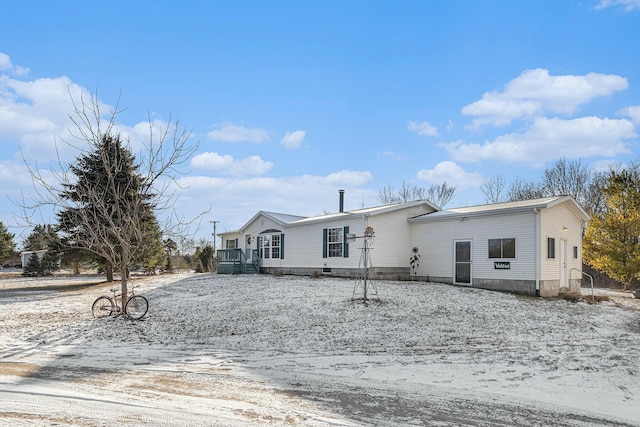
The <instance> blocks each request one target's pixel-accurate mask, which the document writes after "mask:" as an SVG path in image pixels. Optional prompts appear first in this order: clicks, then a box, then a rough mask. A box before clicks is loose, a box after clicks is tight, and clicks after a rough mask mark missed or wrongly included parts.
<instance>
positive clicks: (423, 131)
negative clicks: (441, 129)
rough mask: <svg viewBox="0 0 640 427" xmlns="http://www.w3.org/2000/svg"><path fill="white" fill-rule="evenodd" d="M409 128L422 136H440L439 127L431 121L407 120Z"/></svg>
mask: <svg viewBox="0 0 640 427" xmlns="http://www.w3.org/2000/svg"><path fill="white" fill-rule="evenodd" d="M407 129H409V130H410V131H412V132H415V133H417V134H418V135H420V136H438V129H437V128H436V127H435V126H433V125H432V124H431V123H429V122H416V121H414V120H410V121H408V122H407Z"/></svg>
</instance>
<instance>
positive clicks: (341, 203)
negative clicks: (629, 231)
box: [338, 190, 344, 212]
mask: <svg viewBox="0 0 640 427" xmlns="http://www.w3.org/2000/svg"><path fill="white" fill-rule="evenodd" d="M338 192H339V193H340V212H344V190H338Z"/></svg>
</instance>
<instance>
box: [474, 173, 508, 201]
mask: <svg viewBox="0 0 640 427" xmlns="http://www.w3.org/2000/svg"><path fill="white" fill-rule="evenodd" d="M504 187H505V182H504V177H503V176H502V175H493V176H492V177H490V178H487V179H485V180H484V181H482V184H480V190H481V191H482V194H484V199H485V201H486V202H487V203H500V202H502V201H503V200H502V192H503V191H504Z"/></svg>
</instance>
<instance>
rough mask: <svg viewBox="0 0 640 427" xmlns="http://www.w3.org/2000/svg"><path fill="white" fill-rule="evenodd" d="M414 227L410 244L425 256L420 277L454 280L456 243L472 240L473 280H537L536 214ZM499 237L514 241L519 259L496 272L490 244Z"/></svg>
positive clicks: (460, 219) (481, 217) (463, 219)
mask: <svg viewBox="0 0 640 427" xmlns="http://www.w3.org/2000/svg"><path fill="white" fill-rule="evenodd" d="M412 226H413V228H412V230H411V235H412V242H411V244H412V246H416V247H418V248H419V249H420V253H421V255H422V256H421V262H420V267H419V270H418V275H421V276H436V277H453V249H454V248H453V242H454V241H455V240H471V241H472V242H473V244H472V249H473V254H472V257H471V259H472V261H473V277H474V278H480V279H512V280H535V269H536V263H535V247H536V237H535V213H534V212H533V211H527V212H521V213H510V214H501V215H497V214H496V215H486V216H469V217H464V218H460V217H457V218H451V219H440V220H436V221H434V220H431V221H425V222H414V223H412ZM500 230H504V234H505V235H504V236H500ZM497 238H500V239H515V242H516V245H517V248H516V258H512V259H509V262H510V268H509V269H508V270H497V269H495V266H494V262H495V261H496V260H495V259H493V258H489V254H488V242H489V240H490V239H497ZM423 248H424V249H423ZM407 259H408V258H407Z"/></svg>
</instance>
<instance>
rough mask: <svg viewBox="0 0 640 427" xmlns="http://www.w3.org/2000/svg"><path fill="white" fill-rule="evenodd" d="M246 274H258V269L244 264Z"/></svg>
mask: <svg viewBox="0 0 640 427" xmlns="http://www.w3.org/2000/svg"><path fill="white" fill-rule="evenodd" d="M246 273H247V274H258V269H257V268H256V266H255V265H253V264H251V263H249V264H246Z"/></svg>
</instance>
